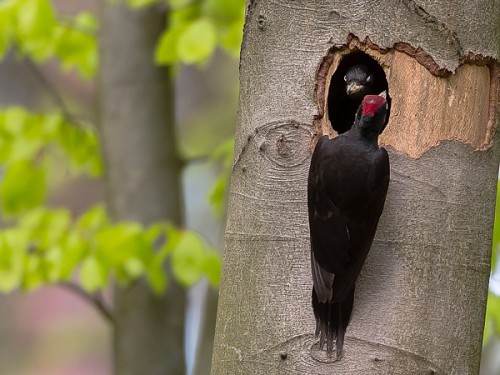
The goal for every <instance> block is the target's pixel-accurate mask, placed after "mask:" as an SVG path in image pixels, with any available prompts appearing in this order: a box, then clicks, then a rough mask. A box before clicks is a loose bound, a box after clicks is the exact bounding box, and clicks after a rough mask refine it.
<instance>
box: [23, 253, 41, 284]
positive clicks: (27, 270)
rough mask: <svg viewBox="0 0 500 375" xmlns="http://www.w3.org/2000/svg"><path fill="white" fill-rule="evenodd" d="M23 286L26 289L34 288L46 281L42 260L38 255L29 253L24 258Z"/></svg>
mask: <svg viewBox="0 0 500 375" xmlns="http://www.w3.org/2000/svg"><path fill="white" fill-rule="evenodd" d="M23 276H24V277H23V280H22V287H23V289H26V290H33V289H36V288H38V287H39V286H41V285H42V284H43V283H44V281H45V278H44V272H43V269H42V261H41V258H40V256H38V255H33V254H30V255H27V256H26V257H25V258H24V275H23Z"/></svg>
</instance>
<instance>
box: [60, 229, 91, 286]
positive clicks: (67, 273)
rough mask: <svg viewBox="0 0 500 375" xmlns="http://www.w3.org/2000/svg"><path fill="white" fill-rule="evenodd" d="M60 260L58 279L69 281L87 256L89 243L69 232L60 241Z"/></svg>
mask: <svg viewBox="0 0 500 375" xmlns="http://www.w3.org/2000/svg"><path fill="white" fill-rule="evenodd" d="M61 247H62V249H63V252H62V260H61V270H60V279H61V280H69V279H71V276H72V275H73V272H74V271H75V268H76V267H77V266H78V264H79V263H80V262H81V261H82V260H83V259H84V258H85V257H86V256H87V255H88V253H89V243H88V242H85V241H83V240H82V239H81V237H79V236H78V235H77V234H76V233H74V232H70V233H68V234H67V236H65V237H64V238H63V239H62V240H61Z"/></svg>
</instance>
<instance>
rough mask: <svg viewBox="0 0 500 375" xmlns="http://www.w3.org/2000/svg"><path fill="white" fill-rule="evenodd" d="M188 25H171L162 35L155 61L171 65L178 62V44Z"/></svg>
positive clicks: (159, 63)
mask: <svg viewBox="0 0 500 375" xmlns="http://www.w3.org/2000/svg"><path fill="white" fill-rule="evenodd" d="M185 29H186V27H185V26H184V25H181V26H178V27H175V26H171V27H169V28H167V29H165V31H163V33H162V34H161V36H160V40H159V42H158V44H157V46H156V51H155V63H156V64H158V65H169V64H173V63H175V62H177V60H178V58H179V56H178V53H177V46H178V44H179V38H180V36H181V35H182V34H183V33H184V30H185Z"/></svg>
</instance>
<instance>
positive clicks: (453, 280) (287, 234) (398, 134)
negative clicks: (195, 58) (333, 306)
mask: <svg viewBox="0 0 500 375" xmlns="http://www.w3.org/2000/svg"><path fill="white" fill-rule="evenodd" d="M247 3H248V7H247V15H246V23H245V31H244V40H243V47H242V53H241V72H240V82H241V87H240V110H239V120H238V128H237V133H236V145H235V161H234V167H233V175H232V182H231V188H230V198H229V212H228V222H227V228H226V237H225V254H224V263H223V275H222V283H221V289H220V299H219V308H218V317H217V328H216V339H215V344H214V355H213V363H212V374H217V375H219V374H228V375H234V374H287V375H294V374H297V375H299V374H300V375H302V374H333V373H334V374H375V375H376V374H456V375H467V374H471V375H472V374H474V375H475V374H477V373H478V371H479V361H480V354H481V338H482V331H483V322H484V313H485V302H486V296H487V285H488V276H489V272H490V252H491V237H492V227H493V214H494V201H495V188H496V181H497V173H498V160H499V158H500V144H499V143H500V139H499V136H498V133H495V130H496V128H497V125H498V108H499V106H498V104H499V103H498V102H499V80H500V78H499V73H498V72H499V66H498V57H499V52H500V51H499V48H500V34H499V30H500V29H499V28H498V19H499V17H498V15H499V14H498V12H499V8H498V2H497V1H493V0H483V1H479V0H476V1H469V2H456V1H452V0H448V1H441V2H435V1H430V0H421V1H419V2H418V4H419V5H417V4H416V2H414V1H412V0H403V1H395V0H394V1H386V2H378V1H368V0H367V1H348V0H340V1H316V2H314V6H313V5H312V4H311V2H309V1H304V0H299V1H293V2H291V1H283V0H277V1H265V0H260V1H259V0H250V1H248V2H247ZM351 53H358V54H360V55H362V56H363V58H366V59H367V58H372V59H374V60H375V61H376V62H377V63H378V64H379V65H380V66H381V68H382V69H383V71H384V73H385V76H386V78H387V81H388V87H389V92H390V95H391V96H392V99H393V101H392V110H391V118H390V121H389V124H388V125H387V129H386V130H385V131H384V133H383V136H382V138H381V142H382V143H383V144H384V145H385V147H386V148H387V149H388V151H389V154H390V161H391V183H390V186H389V192H388V196H387V201H386V205H385V210H384V213H383V214H382V217H381V220H380V223H379V227H378V232H377V235H376V237H375V241H374V244H373V246H372V249H371V251H370V254H369V255H368V259H367V260H366V263H365V265H364V267H363V270H362V272H361V275H360V278H359V280H358V282H357V283H356V292H355V299H354V311H353V315H352V318H351V323H350V326H349V327H348V328H347V337H346V341H345V346H344V356H343V358H342V360H341V361H339V362H333V358H334V356H333V357H332V358H329V357H328V356H327V355H326V354H325V353H324V352H319V351H318V350H317V349H316V345H315V343H316V342H317V341H316V340H315V338H314V330H315V321H314V316H313V312H312V307H311V288H312V281H311V271H310V257H309V254H310V244H309V229H308V218H307V199H306V185H307V173H308V168H309V161H310V154H311V150H312V148H313V146H314V142H315V141H316V139H317V136H318V135H320V134H322V133H323V134H325V133H326V134H330V135H331V136H335V132H334V131H333V130H332V127H331V122H330V117H332V118H333V116H332V114H329V113H328V110H327V108H328V106H327V103H328V101H329V100H335V98H334V97H328V96H329V94H328V93H329V85H330V83H331V82H333V83H332V84H336V83H335V80H332V75H333V74H334V72H335V71H336V68H337V67H338V66H339V64H340V62H341V61H342V58H343V56H345V55H347V54H351ZM452 73H453V74H452ZM342 82H343V80H342ZM333 115H334V114H333ZM332 121H333V122H334V120H332ZM333 126H335V124H333Z"/></svg>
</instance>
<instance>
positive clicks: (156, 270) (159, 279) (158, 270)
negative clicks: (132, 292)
mask: <svg viewBox="0 0 500 375" xmlns="http://www.w3.org/2000/svg"><path fill="white" fill-rule="evenodd" d="M146 278H147V280H148V283H149V285H150V286H151V289H152V290H153V292H154V293H155V294H157V295H161V294H163V293H164V292H165V289H166V288H167V275H166V273H165V270H164V269H163V266H162V262H161V261H155V262H152V263H151V264H150V265H149V267H148V268H147V269H146Z"/></svg>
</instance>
